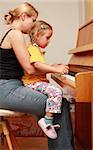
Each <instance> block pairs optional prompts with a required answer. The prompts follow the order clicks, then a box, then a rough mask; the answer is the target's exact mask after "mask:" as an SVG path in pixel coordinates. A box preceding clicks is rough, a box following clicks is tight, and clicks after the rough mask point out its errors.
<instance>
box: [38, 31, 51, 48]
mask: <svg viewBox="0 0 93 150" xmlns="http://www.w3.org/2000/svg"><path fill="white" fill-rule="evenodd" d="M51 36H52V31H51V30H49V29H44V31H43V32H41V33H40V34H39V35H38V36H37V37H36V44H37V45H38V46H39V47H41V48H45V47H46V46H47V45H48V43H49V41H50V38H51Z"/></svg>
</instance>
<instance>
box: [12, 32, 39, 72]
mask: <svg viewBox="0 0 93 150" xmlns="http://www.w3.org/2000/svg"><path fill="white" fill-rule="evenodd" d="M10 44H11V47H12V48H13V50H14V52H15V55H16V57H17V59H18V61H19V63H20V64H21V66H22V68H23V69H24V70H25V71H26V72H27V73H28V74H40V72H38V71H37V70H36V68H34V66H33V65H31V64H30V57H29V53H28V51H27V47H26V43H25V40H24V37H23V34H22V33H21V32H20V31H18V30H12V31H11V33H10Z"/></svg>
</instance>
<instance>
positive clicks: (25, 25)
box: [22, 15, 37, 33]
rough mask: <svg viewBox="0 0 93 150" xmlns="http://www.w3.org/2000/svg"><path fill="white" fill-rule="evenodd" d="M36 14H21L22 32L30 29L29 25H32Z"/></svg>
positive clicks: (27, 31)
mask: <svg viewBox="0 0 93 150" xmlns="http://www.w3.org/2000/svg"><path fill="white" fill-rule="evenodd" d="M36 19H37V15H34V16H31V17H28V16H27V15H25V16H23V20H22V32H23V33H29V31H30V30H31V27H32V26H33V23H34V22H35V21H36Z"/></svg>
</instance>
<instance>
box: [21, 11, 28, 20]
mask: <svg viewBox="0 0 93 150" xmlns="http://www.w3.org/2000/svg"><path fill="white" fill-rule="evenodd" d="M26 17H27V14H26V13H22V14H21V16H20V18H21V19H22V21H24V20H25V18H26Z"/></svg>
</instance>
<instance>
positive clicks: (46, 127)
mask: <svg viewBox="0 0 93 150" xmlns="http://www.w3.org/2000/svg"><path fill="white" fill-rule="evenodd" d="M38 124H39V126H40V127H41V129H42V130H43V132H44V133H45V134H46V135H47V136H48V137H49V138H51V139H56V138H57V133H56V131H55V128H59V127H60V125H59V124H57V125H51V124H46V123H45V119H44V118H41V119H40V120H39V121H38Z"/></svg>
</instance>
